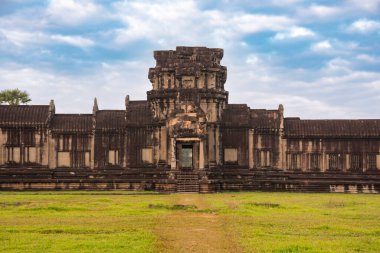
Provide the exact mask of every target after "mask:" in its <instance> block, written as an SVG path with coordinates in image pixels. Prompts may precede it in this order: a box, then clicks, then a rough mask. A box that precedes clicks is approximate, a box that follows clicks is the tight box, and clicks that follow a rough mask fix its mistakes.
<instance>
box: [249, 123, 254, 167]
mask: <svg viewBox="0 0 380 253" xmlns="http://www.w3.org/2000/svg"><path fill="white" fill-rule="evenodd" d="M248 131H249V134H248V138H249V139H248V164H249V168H250V169H252V168H253V165H254V163H253V162H254V161H253V159H254V158H253V156H254V153H253V151H254V148H253V137H254V136H253V131H254V130H253V129H249V130H248Z"/></svg>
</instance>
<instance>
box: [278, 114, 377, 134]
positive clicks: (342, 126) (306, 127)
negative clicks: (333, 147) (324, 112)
mask: <svg viewBox="0 0 380 253" xmlns="http://www.w3.org/2000/svg"><path fill="white" fill-rule="evenodd" d="M284 130H285V135H286V136H287V137H311V138H312V137H317V138H324V137H327V138H334V137H337V138H341V137H354V138H355V137H357V138H365V137H367V138H368V137H380V120H375V119H373V120H371V119H363V120H360V119H359V120H300V119H299V118H285V121H284Z"/></svg>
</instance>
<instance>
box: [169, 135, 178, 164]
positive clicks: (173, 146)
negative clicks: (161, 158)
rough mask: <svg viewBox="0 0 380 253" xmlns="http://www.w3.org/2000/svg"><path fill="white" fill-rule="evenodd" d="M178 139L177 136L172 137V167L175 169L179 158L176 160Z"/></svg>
mask: <svg viewBox="0 0 380 253" xmlns="http://www.w3.org/2000/svg"><path fill="white" fill-rule="evenodd" d="M175 143H176V141H175V138H170V168H171V169H172V170H175V169H176V168H177V160H176V154H175V153H176V152H175V148H176V144H175Z"/></svg>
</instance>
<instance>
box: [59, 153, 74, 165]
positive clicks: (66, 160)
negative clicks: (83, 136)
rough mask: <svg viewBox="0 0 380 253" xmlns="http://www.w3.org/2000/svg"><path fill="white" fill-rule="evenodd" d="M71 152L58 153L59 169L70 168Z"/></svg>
mask: <svg viewBox="0 0 380 253" xmlns="http://www.w3.org/2000/svg"><path fill="white" fill-rule="evenodd" d="M70 166H71V159H70V152H58V167H70Z"/></svg>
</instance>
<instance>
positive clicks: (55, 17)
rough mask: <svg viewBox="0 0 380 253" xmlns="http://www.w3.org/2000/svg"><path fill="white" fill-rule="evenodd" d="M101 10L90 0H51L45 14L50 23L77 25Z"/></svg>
mask: <svg viewBox="0 0 380 253" xmlns="http://www.w3.org/2000/svg"><path fill="white" fill-rule="evenodd" d="M101 11H102V7H101V6H100V5H97V4H95V3H94V2H93V1H92V0H80V1H79V0H51V1H50V3H49V6H48V8H47V10H46V15H47V17H48V19H49V20H50V22H52V23H62V24H66V25H77V24H80V23H82V22H84V21H86V20H88V19H89V18H93V17H95V16H96V15H97V14H99V13H100V12H101Z"/></svg>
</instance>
